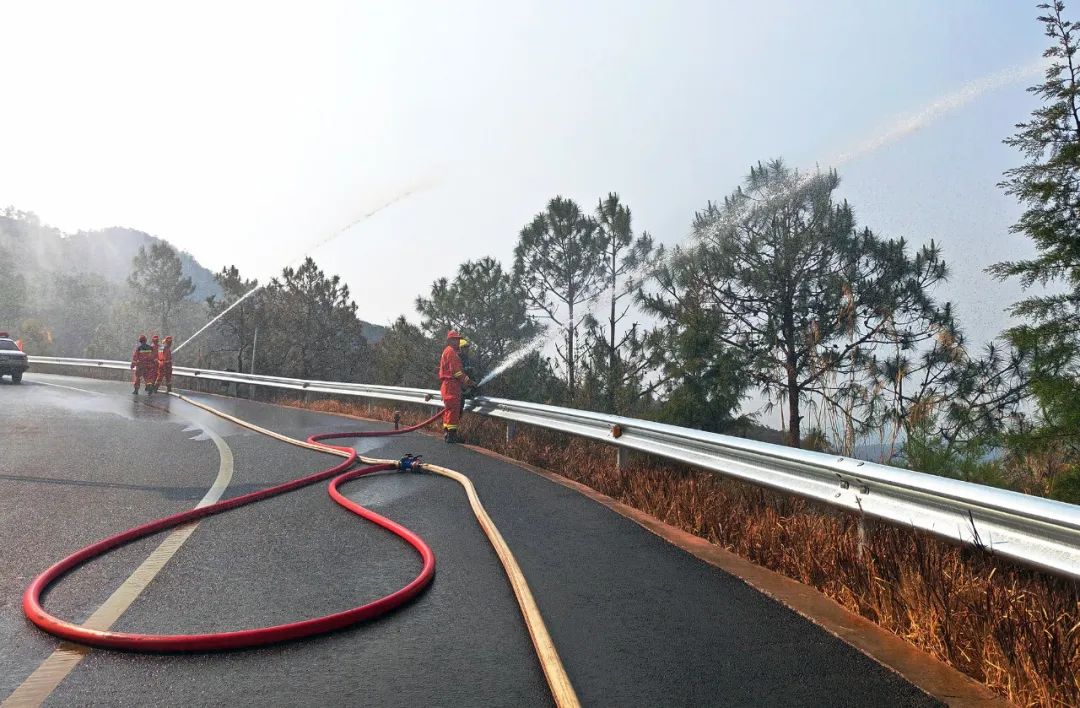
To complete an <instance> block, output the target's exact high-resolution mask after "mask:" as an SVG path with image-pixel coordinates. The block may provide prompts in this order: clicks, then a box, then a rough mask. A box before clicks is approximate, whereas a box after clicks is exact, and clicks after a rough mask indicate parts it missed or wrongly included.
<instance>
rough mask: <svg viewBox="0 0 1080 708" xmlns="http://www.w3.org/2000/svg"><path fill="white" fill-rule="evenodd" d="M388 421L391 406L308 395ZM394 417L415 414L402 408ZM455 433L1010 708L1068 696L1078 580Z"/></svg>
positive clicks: (1078, 700)
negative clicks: (846, 617) (677, 535)
mask: <svg viewBox="0 0 1080 708" xmlns="http://www.w3.org/2000/svg"><path fill="white" fill-rule="evenodd" d="M299 405H303V406H305V407H310V408H314V409H317V410H321V411H326V412H330V413H345V414H349V415H356V416H361V417H365V418H373V419H377V420H387V421H389V420H392V419H393V408H389V407H386V406H384V405H377V404H374V405H365V404H357V403H354V402H346V403H343V402H340V401H335V400H319V401H315V402H311V403H307V404H304V403H300V404H299ZM402 414H403V417H402V419H403V421H405V422H416V421H418V420H420V419H421V418H420V415H421V414H420V413H419V412H416V411H412V412H410V411H407V410H403V411H402ZM462 429H463V433H464V435H465V437H466V439H467V440H468V442H471V443H475V444H477V445H481V446H483V447H485V448H487V449H490V450H495V451H497V452H500V453H502V454H504V455H507V456H509V457H513V458H515V459H518V460H522V461H524V462H528V463H530V464H533V465H537V466H540V467H544V468H546V469H549V470H552V471H555V472H558V473H560V474H562V475H564V476H566V477H568V478H570V479H573V480H576V481H578V482H581V483H583V484H586V485H588V486H590V487H592V488H593V489H596V490H597V491H599V492H602V493H604V494H606V495H608V496H610V497H613V498H614V499H617V500H619V501H621V502H623V503H624V504H628V505H630V506H633V507H636V508H638V509H640V510H642V511H645V512H647V513H649V514H651V515H653V516H655V517H657V518H659V519H661V520H662V521H664V522H666V523H668V524H671V525H673V526H676V527H679V528H681V529H684V530H686V531H689V532H690V533H693V534H696V535H697V536H700V537H702V538H705V539H708V540H709V541H711V542H713V543H716V544H718V545H720V546H722V547H724V548H727V549H729V550H731V551H734V552H735V553H738V554H739V555H741V556H743V557H744V558H747V559H749V560H751V561H753V562H754V563H757V564H759V565H761V566H764V567H766V568H769V569H771V570H774V571H777V572H780V573H783V574H784V575H787V576H788V577H791V578H794V579H796V580H798V581H800V582H802V583H805V584H807V585H810V586H812V587H815V588H817V589H818V590H820V591H821V592H823V593H824V594H825V595H827V596H829V597H831V598H832V599H834V600H836V601H837V602H839V603H840V604H841V605H843V606H844V607H846V608H847V609H848V610H850V611H852V612H856V613H858V614H860V615H862V616H863V617H866V618H868V619H870V620H872V621H874V622H876V623H877V624H879V625H880V626H882V627H884V628H886V629H888V630H889V631H891V632H893V633H895V634H897V635H899V636H901V637H903V638H904V639H906V640H908V641H909V642H911V643H912V644H914V645H916V646H918V647H919V648H921V649H923V650H924V651H926V652H928V653H929V654H931V655H933V656H935V657H937V658H939V659H942V660H943V661H946V662H947V663H949V664H951V665H952V666H955V667H956V668H957V669H959V670H961V671H963V672H964V673H966V674H967V675H969V676H971V677H973V678H975V679H977V680H979V681H982V682H983V683H985V684H986V685H988V686H990V687H991V688H992V689H994V690H995V691H997V692H998V693H1000V694H1001V695H1003V696H1005V697H1007V698H1009V699H1010V700H1011V701H1013V702H1015V703H1017V704H1020V705H1041V706H1074V705H1078V704H1080V584H1078V583H1075V582H1071V581H1067V580H1063V579H1060V578H1055V577H1052V576H1049V575H1046V574H1044V573H1040V572H1038V571H1034V570H1031V569H1028V568H1023V567H1020V566H1017V565H1015V564H1013V563H1011V562H1008V561H1007V560H1002V559H998V558H995V557H994V556H993V555H992V554H991V553H989V552H988V551H985V550H980V549H975V548H965V547H960V546H957V545H954V544H951V543H947V542H944V541H941V540H939V539H937V538H934V537H931V536H928V535H926V534H922V533H917V532H914V531H912V530H910V529H900V528H895V527H892V526H888V525H885V524H878V523H873V522H871V521H867V522H866V523H865V524H864V529H865V540H864V544H863V546H862V548H861V549H860V542H859V531H858V527H859V518H858V517H857V516H855V515H852V514H846V513H836V512H835V511H833V510H830V509H823V508H820V507H817V506H816V505H814V504H811V503H809V502H805V501H802V500H799V499H794V498H792V497H789V496H785V495H781V494H777V493H773V492H771V491H768V490H764V489H760V488H758V487H754V486H753V485H748V484H744V483H741V482H736V481H733V480H728V479H724V478H722V477H720V476H718V475H716V474H713V473H711V472H706V471H701V470H694V469H688V468H682V467H679V466H676V465H670V464H664V463H662V462H659V461H655V460H648V459H634V460H632V463H631V464H630V465H628V466H627V468H626V469H624V470H623V471H619V470H617V469H616V468H615V464H614V459H615V453H614V450H613V449H612V448H611V447H609V446H607V445H604V444H602V443H596V442H591V441H587V440H582V439H580V438H574V437H571V436H566V435H561V434H558V433H552V432H549V431H544V430H539V429H535V428H525V427H524V426H521V427H519V430H518V433H517V435H516V436H515V438H514V440H513V441H512V442H510V443H507V442H506V432H505V427H504V425H503V424H501V423H499V422H497V421H495V420H492V419H488V418H479V417H471V416H468V415H467V416H466V417H465V420H464V421H463V428H462Z"/></svg>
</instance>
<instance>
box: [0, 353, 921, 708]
mask: <svg viewBox="0 0 1080 708" xmlns="http://www.w3.org/2000/svg"><path fill="white" fill-rule="evenodd" d="M204 400H205V401H206V402H207V403H209V404H210V405H213V406H215V407H218V408H221V409H223V410H226V411H227V412H230V413H232V414H233V415H236V416H239V417H241V418H244V419H246V420H250V421H252V422H254V423H256V424H258V425H261V426H264V427H267V428H270V429H273V430H276V431H278V432H281V433H285V434H287V435H290V436H293V437H298V438H304V437H307V435H309V434H311V433H313V432H324V431H345V430H356V429H363V428H364V427H367V425H368V424H365V423H360V422H358V421H355V420H351V419H345V418H340V417H335V416H330V415H323V414H318V413H311V412H307V411H300V410H294V409H288V408H280V407H276V406H270V405H265V404H258V403H251V402H248V401H242V400H234V399H223V398H217V397H204ZM214 436H216V437H217V438H218V441H219V443H223V444H224V448H221V447H220V446H219V444H215V441H214V439H213V438H214ZM222 449H224V450H226V451H227V453H223V452H222ZM358 449H360V450H361V452H370V453H371V454H372V455H373V456H376V457H390V458H397V457H401V456H402V455H403V454H405V453H407V452H412V453H418V454H423V455H425V456H426V457H427V458H428V459H429V460H431V461H434V462H438V463H439V464H443V465H445V466H448V467H451V468H454V469H456V470H459V471H461V472H463V473H465V474H467V475H468V476H470V477H471V478H472V480H473V481H474V483H475V484H476V487H477V489H478V491H479V493H480V497H481V499H482V500H483V502H484V504H485V506H486V507H487V509H488V512H489V513H490V514H491V516H492V518H493V519H494V521H495V523H496V524H497V525H498V527H499V529H500V531H502V533H503V535H504V536H505V538H506V540H507V542H508V543H509V545H510V547H511V549H513V551H514V554H515V555H516V556H517V559H518V561H519V563H520V564H521V566H522V569H523V570H524V572H525V575H526V577H527V578H528V580H529V583H530V585H531V587H532V590H533V593H534V595H535V596H536V598H537V601H538V603H539V605H540V609H541V611H542V612H543V614H544V618H545V620H546V622H547V625H548V629H549V630H550V632H551V634H552V637H553V639H554V641H555V644H556V646H557V647H558V649H559V652H560V654H561V656H562V659H563V662H564V663H565V665H566V668H567V671H568V673H569V675H570V678H571V680H572V681H573V683H574V687H575V689H576V690H577V693H578V696H579V698H580V699H581V701H582V703H583V704H584V705H587V706H588V705H597V706H601V705H611V706H678V705H725V706H733V705H807V706H819V705H831V706H841V705H852V706H856V705H876V706H907V705H920V706H921V705H934V704H935V703H934V701H933V700H932V699H931V698H930V697H928V696H927V695H926V694H924V693H923V692H921V691H920V690H919V689H917V688H915V687H913V686H912V685H910V684H908V683H906V682H905V681H904V680H903V679H901V678H900V677H899V676H897V675H896V674H894V673H892V672H890V671H889V670H887V669H885V668H884V667H882V666H880V665H879V664H877V663H875V662H874V661H872V660H871V659H869V658H867V657H866V656H864V655H863V654H861V653H859V652H858V651H856V650H855V649H853V648H851V647H850V646H848V645H846V644H844V643H843V642H841V641H840V640H838V639H836V638H835V637H833V636H832V635H830V634H828V633H826V632H824V631H823V630H821V629H819V628H818V627H817V626H815V625H813V624H811V623H810V622H808V621H806V620H805V619H803V618H801V617H799V616H798V615H796V614H795V613H794V612H792V611H790V610H788V609H787V608H785V607H783V606H781V605H779V604H777V603H776V602H773V601H772V600H770V599H768V598H767V597H765V596H763V595H761V594H759V593H757V592H756V591H754V590H753V589H751V588H750V587H748V586H747V585H745V584H744V583H743V582H741V581H739V580H737V579H735V578H733V577H731V576H729V575H727V574H725V573H724V572H722V571H720V570H718V569H716V568H714V567H712V566H710V565H707V564H705V563H703V562H701V561H699V560H698V559H696V558H694V557H693V556H691V555H689V554H687V553H685V552H683V551H681V550H679V549H678V548H675V547H674V546H671V545H669V544H668V543H666V542H665V541H663V540H661V539H660V538H658V537H656V536H654V535H653V534H651V533H649V532H648V531H646V530H644V529H642V528H641V527H640V526H638V525H637V524H635V523H633V522H632V521H630V520H628V519H625V518H623V517H621V516H619V515H617V514H615V513H613V512H611V511H609V510H608V509H606V508H604V507H602V506H600V505H599V504H597V503H595V502H593V501H591V500H589V499H587V498H585V497H583V496H581V495H580V494H578V493H576V492H574V491H572V490H570V489H567V488H564V487H562V486H559V485H556V484H553V483H552V482H549V481H547V480H545V479H543V478H541V477H538V476H536V475H533V474H531V473H529V472H526V471H524V470H522V469H520V468H517V467H515V466H513V465H510V464H507V463H504V462H500V461H496V460H493V459H490V458H488V457H486V456H483V455H479V454H477V453H474V452H472V451H469V450H467V449H462V448H457V447H453V448H450V447H447V446H445V445H443V444H442V443H441V442H440V441H438V440H437V439H434V438H432V437H429V436H425V435H420V434H417V433H413V434H409V435H406V436H403V437H399V438H388V439H381V440H380V439H375V440H370V441H362V442H361V443H360V445H359V446H358ZM223 454H226V455H231V458H232V460H231V462H232V465H231V467H232V469H231V472H232V475H231V479H230V480H229V484H228V487H227V488H226V489H225V491H224V495H223V497H224V498H228V497H231V496H235V495H238V494H241V493H244V492H247V491H251V490H253V489H257V488H261V487H265V486H268V485H271V484H275V483H277V482H281V481H284V480H287V479H291V478H293V477H296V476H299V475H301V474H305V473H309V472H312V471H315V470H318V469H322V468H325V467H327V466H329V465H330V464H331V463H332V462H333V459H334V458H331V457H329V456H326V455H320V454H318V453H314V452H310V451H306V450H301V449H298V448H294V447H292V446H289V445H285V444H283V443H280V442H277V441H274V440H271V439H269V438H267V437H265V436H261V435H258V434H256V433H253V432H250V431H248V430H245V429H242V428H239V427H237V426H235V425H233V424H231V423H228V422H226V421H223V420H221V419H218V418H216V417H214V416H211V415H209V414H206V413H204V412H202V411H199V410H198V409H196V408H195V407H193V406H190V405H188V404H185V403H183V402H182V401H179V400H176V399H173V398H170V397H166V396H157V397H154V398H153V400H152V401H149V400H148V399H147V398H146V397H145V396H140V397H139V398H138V399H135V398H134V397H133V396H131V394H130V388H129V387H128V386H127V385H126V384H122V383H115V382H106V381H93V380H88V379H80V378H74V377H64V376H48V375H43V374H33V373H31V374H28V375H27V377H26V379H25V381H24V383H23V385H21V386H14V385H10V384H9V383H8V382H7V381H4V382H3V383H2V384H0V547H2V548H3V549H4V551H3V554H0V700H3V699H4V698H6V697H8V696H10V695H11V694H12V692H14V691H16V689H18V688H19V687H20V686H24V684H25V683H26V680H27V677H29V676H31V675H32V674H34V672H35V670H36V669H38V668H39V667H40V666H41V665H42V664H43V662H55V661H56V656H55V655H54V652H55V650H56V649H57V647H58V645H59V642H58V641H56V640H55V639H53V638H52V637H50V636H47V635H45V634H43V633H41V632H40V631H38V630H37V629H36V628H34V627H33V626H32V625H30V624H29V623H28V622H26V620H25V619H24V618H23V616H22V613H21V609H20V604H19V603H20V596H21V593H22V591H23V589H24V588H25V586H26V584H27V583H28V582H29V580H30V579H31V578H32V577H33V576H34V575H36V574H37V573H39V572H40V571H41V570H43V569H44V568H45V567H46V566H47V565H49V564H51V563H52V562H54V561H56V560H58V559H60V558H61V557H63V556H64V555H66V554H68V553H70V552H72V551H73V550H75V549H77V548H80V547H82V546H83V545H85V544H87V543H89V542H91V541H94V540H96V539H99V538H101V537H104V536H106V535H110V534H112V533H115V532H117V531H120V530H123V529H125V528H127V527H130V526H133V525H135V524H137V523H139V522H142V521H146V520H149V519H152V518H156V517H158V516H162V515H164V514H167V513H170V512H175V511H179V510H181V509H184V508H188V507H190V506H193V505H194V504H196V503H197V502H198V501H199V500H200V499H202V498H203V496H204V495H205V494H206V492H207V490H208V489H209V488H210V487H211V486H212V485H213V483H214V480H215V479H216V478H217V477H218V475H219V473H220V472H221V471H222V468H223V467H224V464H223V463H222V458H223ZM345 491H346V493H347V494H348V496H350V497H351V498H353V499H354V500H356V501H358V502H359V503H361V504H364V505H366V506H368V507H370V508H372V509H374V510H375V511H378V512H379V513H381V514H384V515H386V516H389V517H390V518H392V519H394V520H396V521H399V522H401V523H403V524H405V525H406V526H407V527H409V528H411V529H412V530H414V531H416V532H418V533H419V534H420V535H421V536H423V537H424V538H425V539H426V540H427V541H428V543H429V544H430V545H431V546H432V548H433V549H434V551H435V555H436V558H437V561H438V566H437V572H436V578H435V581H434V584H433V585H432V587H431V588H430V589H429V590H428V591H427V592H425V593H424V594H423V595H421V597H420V598H419V599H418V600H417V601H416V602H414V603H412V604H410V605H408V606H406V607H405V608H403V609H401V610H399V611H397V612H395V613H393V614H391V615H390V616H388V617H385V618H383V619H381V620H378V621H376V622H374V623H371V624H366V625H360V626H358V627H356V628H353V629H350V630H347V631H343V632H339V633H336V634H332V635H328V636H324V637H318V638H314V639H310V640H306V641H301V642H295V643H291V644H286V645H281V646H273V647H269V648H263V649H255V650H249V651H238V652H230V653H219V654H193V655H168V656H158V655H140V654H130V653H123V652H111V651H103V650H94V651H90V652H86V653H85V654H84V655H79V658H80V659H81V660H79V661H77V662H74V663H72V665H71V666H70V667H68V669H66V670H67V671H69V673H66V674H65V675H64V676H63V677H62V680H60V681H59V683H58V685H56V686H55V688H54V689H52V690H46V691H40V690H39V695H40V697H42V698H44V699H45V704H46V705H132V704H139V705H221V704H233V705H250V704H256V703H258V704H274V705H278V704H289V705H321V706H329V705H361V704H369V705H380V706H418V705H453V706H473V705H475V706H511V705H513V706H518V705H550V703H551V699H550V697H549V694H548V691H547V686H546V684H545V682H544V678H543V675H542V673H541V671H540V669H539V666H538V664H537V662H536V658H535V656H534V654H533V651H532V646H531V644H530V642H529V639H528V635H527V634H526V632H525V629H524V627H523V625H522V620H521V616H520V613H519V611H518V608H517V605H516V603H515V601H514V598H513V595H512V593H511V591H510V589H509V586H508V584H507V581H506V579H505V576H504V575H503V574H502V570H501V568H500V566H499V564H498V562H497V560H496V558H495V555H494V552H493V551H492V549H491V548H490V546H489V545H488V543H487V541H486V539H485V538H484V537H483V534H482V532H481V531H480V529H479V528H478V527H477V524H476V522H475V520H474V518H473V516H472V514H471V512H470V510H469V507H468V503H467V501H466V499H465V496H464V493H463V492H462V490H461V489H460V488H459V487H458V486H457V485H456V484H454V483H453V482H451V481H450V480H447V479H443V478H440V477H436V476H433V475H423V474H415V473H393V474H385V475H379V476H377V477H373V478H368V479H363V480H358V481H356V482H351V483H350V484H349V485H347V486H346V487H345ZM161 541H162V536H159V537H155V538H152V539H147V540H144V541H141V542H138V543H136V544H133V545H131V546H128V547H125V548H123V549H120V550H118V551H114V552H113V553H111V554H109V555H107V556H105V557H104V558H101V559H98V560H95V561H93V562H91V563H90V564H88V565H86V566H84V567H82V568H80V569H79V570H78V571H76V572H75V573H74V574H73V575H71V576H69V577H68V578H67V579H65V580H63V581H62V582H61V583H60V584H59V586H57V587H56V588H55V589H54V590H53V591H52V592H50V593H49V595H48V597H47V598H46V606H47V607H48V608H49V609H50V610H52V611H53V612H55V613H57V614H58V615H60V616H62V617H65V618H68V619H74V620H77V621H80V622H82V621H85V620H86V618H87V617H88V616H89V615H90V614H91V613H92V612H93V611H94V610H96V609H97V608H98V607H99V606H100V605H102V603H103V602H105V601H106V599H107V598H108V597H109V596H110V594H111V593H112V592H113V590H115V589H116V588H117V586H119V585H120V584H121V583H122V582H123V581H124V580H125V578H128V577H129V576H130V575H131V573H132V571H133V570H134V569H135V568H136V567H137V566H138V565H139V564H140V563H141V562H142V561H143V560H144V559H146V557H147V556H148V555H149V554H150V553H151V551H153V550H154V549H155V548H156V547H157V546H158V545H159V544H160V543H161ZM417 568H418V560H417V558H416V555H415V553H413V552H412V551H411V549H409V548H407V547H405V546H404V545H403V544H402V543H401V542H400V541H398V540H397V539H395V538H393V537H391V536H389V535H388V534H386V533H385V532H383V531H381V530H379V529H376V528H374V527H371V526H370V525H367V524H365V523H363V522H361V521H359V520H358V519H357V518H356V517H354V516H353V515H351V514H349V513H347V512H346V511H345V510H343V509H341V508H339V507H337V506H336V505H334V504H333V503H332V502H331V501H330V500H329V499H328V498H327V496H326V490H325V485H324V484H317V485H314V486H312V487H309V488H307V489H304V490H300V491H298V492H293V493H291V494H287V495H285V496H283V497H278V498H274V499H271V500H268V501H265V502H260V503H257V504H254V505H251V506H248V507H244V508H242V509H239V510H236V511H232V512H229V513H226V514H224V515H222V516H218V517H213V518H211V519H207V520H204V521H202V522H201V523H200V525H199V526H198V528H197V529H196V530H195V531H194V533H193V534H191V536H190V538H188V539H187V540H186V541H185V542H184V543H183V544H182V545H181V546H179V548H178V550H176V552H175V555H174V556H172V557H171V559H169V560H168V561H167V562H166V563H165V564H164V566H163V567H162V568H161V569H160V572H159V573H158V574H157V575H156V576H155V577H154V578H153V580H151V581H150V583H149V584H148V585H147V586H146V588H145V590H143V592H142V593H141V594H140V595H138V597H136V598H135V599H134V601H133V602H132V603H131V605H130V607H128V608H127V609H126V610H125V611H124V612H123V613H122V614H121V615H120V616H119V619H118V620H117V622H116V623H115V625H114V628H115V629H119V630H126V631H140V632H160V633H166V632H205V631H221V630H230V629H239V628H244V627H253V626H263V625H267V624H272V623H279V622H285V621H289V620H295V619H299V618H302V617H311V616H315V615H320V614H324V613H327V612H333V611H338V610H342V609H346V608H348V607H352V606H354V605H356V604H359V603H360V602H361V601H365V600H367V599H371V598H373V597H376V596H379V595H381V594H384V593H385V592H388V591H390V590H393V589H395V588H397V587H399V586H401V585H402V584H404V583H405V582H407V581H408V580H409V579H410V578H411V577H412V576H413V575H414V574H415V572H416V569H417ZM50 657H53V658H52V659H50ZM50 666H51V664H50ZM22 690H26V687H25V686H24V688H23V689H22ZM22 695H25V694H22Z"/></svg>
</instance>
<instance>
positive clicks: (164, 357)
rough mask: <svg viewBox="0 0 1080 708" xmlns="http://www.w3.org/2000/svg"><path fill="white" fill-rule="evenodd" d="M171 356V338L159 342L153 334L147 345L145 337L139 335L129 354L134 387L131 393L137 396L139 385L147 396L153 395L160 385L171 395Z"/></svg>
mask: <svg viewBox="0 0 1080 708" xmlns="http://www.w3.org/2000/svg"><path fill="white" fill-rule="evenodd" d="M172 354H173V352H172V337H171V336H169V337H165V341H164V342H160V341H159V340H158V336H157V335H156V334H155V335H154V336H153V337H151V338H150V343H149V344H147V342H146V335H145V334H143V335H140V336H139V343H138V344H136V345H135V351H133V352H132V353H131V383H132V384H134V386H135V390H134V391H132V393H133V394H135V395H136V396H137V395H139V384H140V383H141V384H142V385H143V386H144V387H145V388H146V393H148V394H150V393H155V392H156V391H157V390H158V389H159V388H161V385H162V384H165V387H166V388H165V390H166V391H168V392H169V393H172V361H173V360H172Z"/></svg>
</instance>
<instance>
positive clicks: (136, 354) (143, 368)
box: [131, 334, 157, 395]
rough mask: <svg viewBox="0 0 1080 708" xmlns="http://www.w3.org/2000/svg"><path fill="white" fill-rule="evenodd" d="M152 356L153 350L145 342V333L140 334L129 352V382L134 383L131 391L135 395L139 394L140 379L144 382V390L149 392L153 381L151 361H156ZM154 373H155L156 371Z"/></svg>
mask: <svg viewBox="0 0 1080 708" xmlns="http://www.w3.org/2000/svg"><path fill="white" fill-rule="evenodd" d="M153 356H154V350H153V349H151V348H150V345H149V344H147V343H146V335H145V334H143V335H140V336H139V343H138V344H137V345H136V346H135V351H133V352H132V353H131V383H132V384H134V385H135V390H134V391H132V393H133V394H135V395H138V394H139V382H140V381H142V382H143V383H145V384H146V391H147V392H148V393H149V392H150V387H151V385H153V383H154V379H153V378H151V376H150V374H151V373H152V372H153V369H151V366H152V364H151V362H153V363H154V364H156V363H157V362H154V359H153ZM155 368H156V367H155ZM154 375H155V376H156V375H157V374H156V372H154Z"/></svg>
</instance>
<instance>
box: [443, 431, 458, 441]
mask: <svg viewBox="0 0 1080 708" xmlns="http://www.w3.org/2000/svg"><path fill="white" fill-rule="evenodd" d="M443 441H445V442H448V443H451V444H454V443H459V442H461V440H460V439H459V438H458V434H457V431H456V430H447V431H446V432H445V433H444V434H443Z"/></svg>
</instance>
